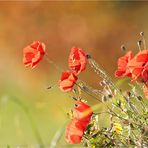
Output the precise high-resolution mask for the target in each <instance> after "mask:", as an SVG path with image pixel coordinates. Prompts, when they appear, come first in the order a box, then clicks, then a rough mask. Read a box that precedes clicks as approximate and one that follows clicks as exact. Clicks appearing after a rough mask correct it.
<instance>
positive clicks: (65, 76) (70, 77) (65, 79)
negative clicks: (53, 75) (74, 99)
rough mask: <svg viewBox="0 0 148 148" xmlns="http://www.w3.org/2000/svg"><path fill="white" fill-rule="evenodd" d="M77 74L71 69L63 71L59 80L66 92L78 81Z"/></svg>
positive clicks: (60, 85)
mask: <svg viewBox="0 0 148 148" xmlns="http://www.w3.org/2000/svg"><path fill="white" fill-rule="evenodd" d="M77 79H78V78H77V76H76V75H75V74H74V73H73V72H70V71H66V72H63V73H62V75H61V79H60V81H59V87H60V89H61V90H62V91H64V92H70V91H72V89H73V86H74V84H75V83H76V81H77Z"/></svg>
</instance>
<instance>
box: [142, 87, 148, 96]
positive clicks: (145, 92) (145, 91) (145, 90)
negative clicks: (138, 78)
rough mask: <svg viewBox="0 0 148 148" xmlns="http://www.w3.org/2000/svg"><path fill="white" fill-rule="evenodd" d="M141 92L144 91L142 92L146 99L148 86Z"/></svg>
mask: <svg viewBox="0 0 148 148" xmlns="http://www.w3.org/2000/svg"><path fill="white" fill-rule="evenodd" d="M143 92H144V94H145V97H146V99H148V88H147V87H145V88H144V89H143Z"/></svg>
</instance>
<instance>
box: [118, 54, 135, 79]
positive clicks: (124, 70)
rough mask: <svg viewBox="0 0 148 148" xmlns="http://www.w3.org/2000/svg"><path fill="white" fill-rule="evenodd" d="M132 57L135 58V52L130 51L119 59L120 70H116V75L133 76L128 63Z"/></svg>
mask: <svg viewBox="0 0 148 148" xmlns="http://www.w3.org/2000/svg"><path fill="white" fill-rule="evenodd" d="M132 58H133V53H132V51H129V52H127V53H126V54H125V55H124V56H122V57H120V58H119V59H118V70H117V71H116V72H115V76H116V77H124V76H128V77H131V72H130V70H129V68H128V67H127V65H128V63H129V62H130V61H131V59H132Z"/></svg>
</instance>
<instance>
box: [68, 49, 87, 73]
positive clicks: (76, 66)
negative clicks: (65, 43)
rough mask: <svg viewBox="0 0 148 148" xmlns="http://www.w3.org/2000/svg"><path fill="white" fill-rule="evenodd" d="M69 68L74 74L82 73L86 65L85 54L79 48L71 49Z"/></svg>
mask: <svg viewBox="0 0 148 148" xmlns="http://www.w3.org/2000/svg"><path fill="white" fill-rule="evenodd" d="M68 63H69V68H70V69H71V70H72V71H73V72H74V73H75V74H79V73H80V72H82V71H84V70H85V68H86V64H87V57H86V54H85V52H84V51H83V50H82V49H81V48H75V47H74V48H72V49H71V52H70V55H69V59H68Z"/></svg>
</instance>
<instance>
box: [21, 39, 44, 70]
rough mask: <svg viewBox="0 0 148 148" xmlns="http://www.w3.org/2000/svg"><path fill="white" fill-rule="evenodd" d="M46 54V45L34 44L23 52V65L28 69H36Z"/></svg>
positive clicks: (37, 42) (36, 42)
mask: <svg viewBox="0 0 148 148" xmlns="http://www.w3.org/2000/svg"><path fill="white" fill-rule="evenodd" d="M44 54H45V44H44V43H41V42H39V41H35V42H33V43H32V44H31V45H28V46H27V47H25V48H24V50H23V63H24V64H25V66H26V67H31V68H35V67H36V66H37V64H38V63H39V62H40V61H41V60H42V58H43V56H44Z"/></svg>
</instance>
